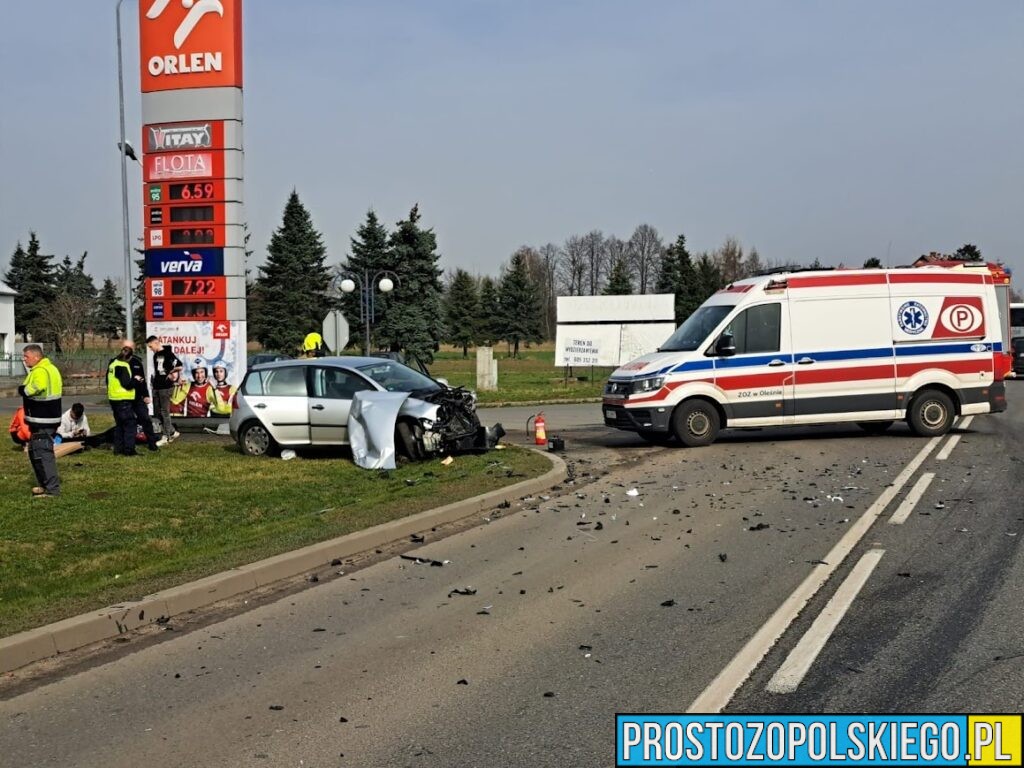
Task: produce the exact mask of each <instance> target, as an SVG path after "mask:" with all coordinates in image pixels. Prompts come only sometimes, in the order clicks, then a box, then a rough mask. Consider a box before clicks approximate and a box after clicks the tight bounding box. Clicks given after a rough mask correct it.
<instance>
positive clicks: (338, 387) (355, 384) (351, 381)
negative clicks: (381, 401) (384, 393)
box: [313, 368, 373, 400]
mask: <svg viewBox="0 0 1024 768" xmlns="http://www.w3.org/2000/svg"><path fill="white" fill-rule="evenodd" d="M366 389H373V387H372V386H371V385H370V384H369V383H368V382H367V381H366V380H365V379H363V378H362V377H360V376H356V375H355V374H354V373H349V372H348V371H341V370H338V369H337V368H314V369H313V397H326V398H330V399H332V400H351V399H352V398H353V397H355V394H356V392H362V391H363V390H366Z"/></svg>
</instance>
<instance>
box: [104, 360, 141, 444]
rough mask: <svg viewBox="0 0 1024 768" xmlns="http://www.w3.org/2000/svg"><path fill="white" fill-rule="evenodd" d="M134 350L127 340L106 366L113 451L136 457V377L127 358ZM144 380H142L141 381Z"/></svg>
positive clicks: (137, 381) (137, 380)
mask: <svg viewBox="0 0 1024 768" xmlns="http://www.w3.org/2000/svg"><path fill="white" fill-rule="evenodd" d="M134 353H135V349H134V346H133V345H132V344H131V342H125V343H124V344H123V345H122V346H121V351H120V352H119V353H118V355H117V357H115V358H114V359H113V360H111V361H110V365H109V366H107V399H108V400H109V401H110V410H112V411H113V412H114V453H115V454H118V455H120V456H138V453H137V452H136V450H135V428H136V424H135V387H136V385H137V384H138V383H139V379H137V378H134V377H133V376H132V369H131V365H130V364H129V362H128V361H129V360H131V359H132V357H133V355H134ZM142 381H143V383H145V379H143V380H142Z"/></svg>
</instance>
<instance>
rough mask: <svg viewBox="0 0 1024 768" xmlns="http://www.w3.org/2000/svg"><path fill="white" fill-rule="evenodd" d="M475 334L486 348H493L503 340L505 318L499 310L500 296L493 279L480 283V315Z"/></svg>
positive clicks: (488, 278) (486, 278) (485, 279)
mask: <svg viewBox="0 0 1024 768" xmlns="http://www.w3.org/2000/svg"><path fill="white" fill-rule="evenodd" d="M477 333H478V334H479V336H480V339H481V340H483V341H484V342H486V343H487V345H488V346H494V345H495V344H497V343H498V342H499V341H501V340H502V339H504V338H505V318H504V314H503V313H502V309H501V296H500V294H499V293H498V286H497V284H496V283H495V282H494V280H493V278H490V277H485V278H483V279H482V280H481V281H480V314H479V315H478V318H477Z"/></svg>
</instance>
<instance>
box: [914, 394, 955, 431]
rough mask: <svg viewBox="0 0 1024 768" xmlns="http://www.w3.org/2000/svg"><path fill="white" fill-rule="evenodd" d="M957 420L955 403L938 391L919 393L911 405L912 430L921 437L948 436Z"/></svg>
mask: <svg viewBox="0 0 1024 768" xmlns="http://www.w3.org/2000/svg"><path fill="white" fill-rule="evenodd" d="M955 418H956V411H955V410H954V409H953V401H952V400H950V399H949V395H947V394H946V393H944V392H940V391H938V390H937V389H926V390H924V391H923V392H920V393H918V395H917V397H915V398H914V399H913V401H912V402H911V403H910V412H909V413H908V414H907V421H909V422H910V428H911V429H912V430H914V433H915V434H917V435H919V436H921V437H935V436H936V435H944V434H946V433H947V432H949V430H950V428H951V427H952V426H953V419H955Z"/></svg>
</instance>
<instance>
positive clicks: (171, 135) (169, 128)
mask: <svg viewBox="0 0 1024 768" xmlns="http://www.w3.org/2000/svg"><path fill="white" fill-rule="evenodd" d="M146 139H147V141H146V151H147V152H166V151H169V150H174V149H209V148H210V147H212V146H213V132H212V130H211V126H210V124H209V123H198V124H195V125H150V126H147V128H146Z"/></svg>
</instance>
